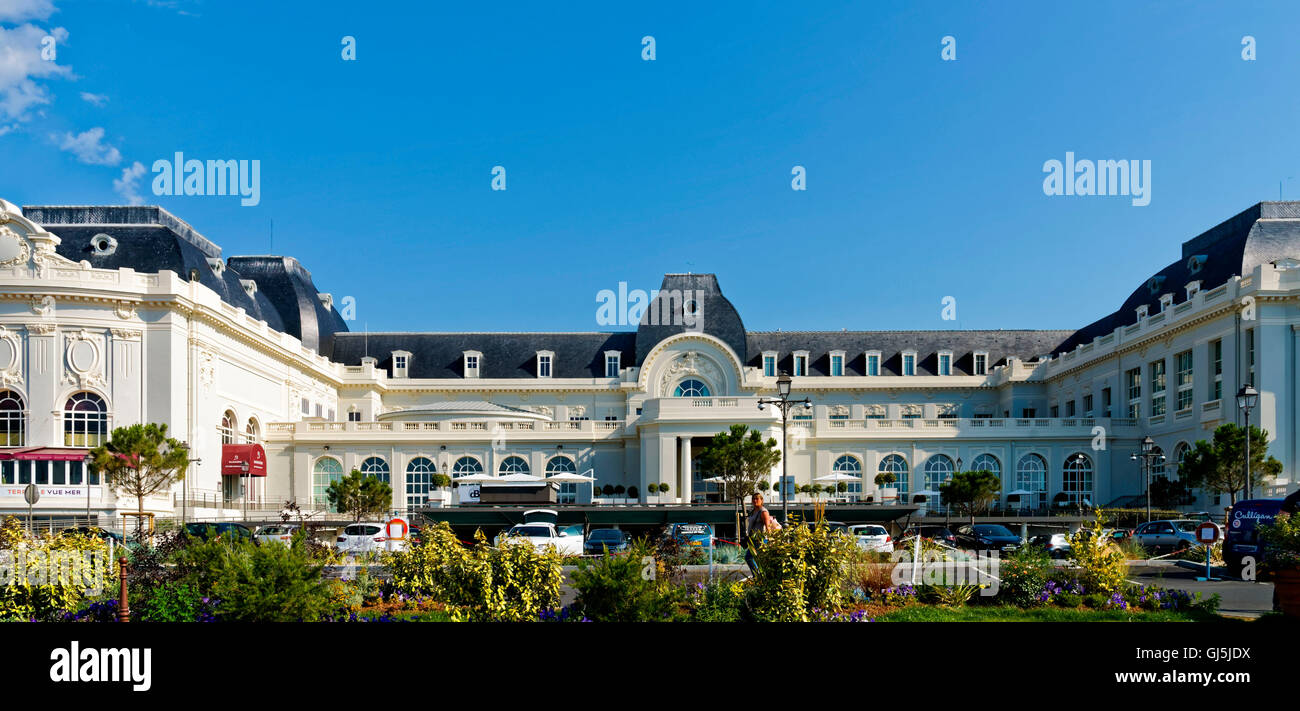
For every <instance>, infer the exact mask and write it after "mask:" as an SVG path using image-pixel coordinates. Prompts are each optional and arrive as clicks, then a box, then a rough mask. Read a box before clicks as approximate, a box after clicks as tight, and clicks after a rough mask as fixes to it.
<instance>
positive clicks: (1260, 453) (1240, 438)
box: [1178, 422, 1282, 505]
mask: <svg viewBox="0 0 1300 711" xmlns="http://www.w3.org/2000/svg"><path fill="white" fill-rule="evenodd" d="M1245 449H1246V430H1245V428H1244V427H1239V426H1237V425H1235V424H1233V423H1231V422H1229V423H1227V424H1223V425H1219V427H1218V429H1216V430H1214V439H1213V441H1212V442H1206V441H1205V440H1198V441H1197V442H1196V446H1195V447H1193V448H1192V449H1191V450H1190V451H1188V452H1187V457H1186V458H1185V459H1184V460H1183V463H1182V465H1181V466H1180V467H1179V468H1178V474H1179V476H1180V477H1182V478H1183V479H1184V480H1186V482H1187V485H1188V486H1190V487H1193V488H1200V489H1206V490H1208V491H1212V492H1214V493H1215V494H1227V495H1228V500H1229V502H1230V503H1231V504H1234V505H1235V504H1236V503H1237V492H1238V491H1242V490H1243V489H1245V488H1246V451H1245ZM1250 471H1251V478H1250V481H1251V483H1252V484H1261V483H1264V482H1266V481H1268V480H1269V479H1272V478H1273V477H1275V476H1277V475H1278V474H1279V473H1281V471H1282V463H1281V462H1279V461H1278V460H1277V459H1276V458H1274V457H1270V456H1269V455H1268V432H1266V431H1264V430H1261V429H1260V428H1258V427H1256V426H1254V425H1251V426H1250Z"/></svg>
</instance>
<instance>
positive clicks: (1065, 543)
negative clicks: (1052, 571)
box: [1029, 533, 1070, 558]
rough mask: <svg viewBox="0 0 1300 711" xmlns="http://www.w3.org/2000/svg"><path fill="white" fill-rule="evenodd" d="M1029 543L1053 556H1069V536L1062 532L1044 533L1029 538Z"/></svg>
mask: <svg viewBox="0 0 1300 711" xmlns="http://www.w3.org/2000/svg"><path fill="white" fill-rule="evenodd" d="M1029 545H1030V546H1033V547H1034V548H1040V549H1042V550H1045V551H1047V555H1049V556H1051V557H1053V558H1069V557H1070V537H1069V536H1067V535H1065V534H1064V533H1044V534H1042V535H1040V536H1033V537H1032V538H1030V539H1029Z"/></svg>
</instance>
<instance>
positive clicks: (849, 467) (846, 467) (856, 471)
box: [831, 454, 862, 501]
mask: <svg viewBox="0 0 1300 711" xmlns="http://www.w3.org/2000/svg"><path fill="white" fill-rule="evenodd" d="M831 471H833V472H835V473H837V474H843V475H845V476H851V477H856V479H857V480H856V481H846V482H844V483H845V484H846V485H847V487H846V489H845V493H846V494H847V495H848V499H849V500H850V501H857V500H858V499H859V498H861V497H862V462H860V461H858V458H857V457H855V456H853V455H851V454H845V455H842V456H840V457H839V458H838V459H836V460H835V463H834V464H833V465H831ZM837 483H838V482H837ZM836 488H839V487H838V486H837V487H836Z"/></svg>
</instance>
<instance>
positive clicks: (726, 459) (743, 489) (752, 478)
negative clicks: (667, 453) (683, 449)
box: [700, 425, 781, 531]
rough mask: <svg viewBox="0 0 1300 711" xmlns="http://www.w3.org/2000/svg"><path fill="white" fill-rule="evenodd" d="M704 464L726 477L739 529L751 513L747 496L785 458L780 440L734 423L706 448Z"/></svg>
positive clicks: (725, 484)
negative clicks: (748, 509) (778, 445)
mask: <svg viewBox="0 0 1300 711" xmlns="http://www.w3.org/2000/svg"><path fill="white" fill-rule="evenodd" d="M700 456H701V460H700V461H701V464H702V466H703V467H704V468H705V470H706V471H709V472H712V473H713V474H714V476H717V477H719V478H721V479H722V482H723V486H724V491H725V492H726V495H727V496H728V497H730V498H731V500H732V501H733V502H734V504H735V507H736V530H737V531H739V530H740V521H741V519H743V518H745V516H746V515H747V513H746V511H745V497H747V496H749V495H750V494H752V493H754V491H755V490H756V489H757V486H758V482H759V481H766V480H767V477H768V476H770V475H771V473H772V467H775V466H776V464H777V462H779V461H780V460H781V451H780V450H778V449H777V444H776V439H774V438H771V437H769V438H768V439H766V440H764V439H763V435H762V434H760V433H759V432H758V430H751V429H749V427H748V426H746V425H732V426H731V428H730V429H728V430H727V431H726V432H719V433H718V434H716V435H714V436H713V439H712V440H711V441H710V442H709V444H708V446H707V447H705V449H704V452H703V454H701V455H700Z"/></svg>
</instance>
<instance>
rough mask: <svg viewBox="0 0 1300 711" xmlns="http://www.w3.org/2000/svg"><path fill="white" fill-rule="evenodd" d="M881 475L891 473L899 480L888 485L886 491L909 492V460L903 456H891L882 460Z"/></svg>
mask: <svg viewBox="0 0 1300 711" xmlns="http://www.w3.org/2000/svg"><path fill="white" fill-rule="evenodd" d="M879 473H881V474H885V473H891V474H893V475H894V476H895V477H897V478H898V480H897V481H895V482H894V483H893V484H886V485H885V486H884V487H883V488H885V489H897V490H899V491H907V460H906V459H903V455H901V454H891V455H889V456H887V457H885V458H884V459H882V460H880V468H879Z"/></svg>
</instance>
